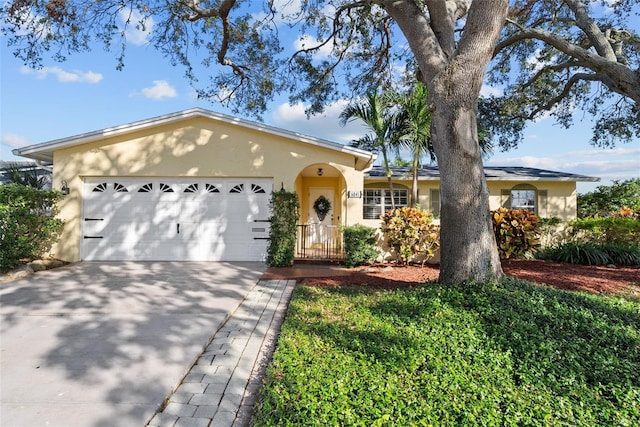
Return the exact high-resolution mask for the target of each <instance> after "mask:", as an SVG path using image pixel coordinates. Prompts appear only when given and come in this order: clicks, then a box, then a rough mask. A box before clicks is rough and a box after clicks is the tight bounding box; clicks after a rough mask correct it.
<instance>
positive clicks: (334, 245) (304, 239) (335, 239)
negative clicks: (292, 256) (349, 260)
mask: <svg viewBox="0 0 640 427" xmlns="http://www.w3.org/2000/svg"><path fill="white" fill-rule="evenodd" d="M296 258H298V259H314V260H330V261H335V260H342V259H344V252H343V250H342V233H341V231H340V226H338V225H323V224H299V225H298V236H297V239H296Z"/></svg>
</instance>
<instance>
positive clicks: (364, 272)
mask: <svg viewBox="0 0 640 427" xmlns="http://www.w3.org/2000/svg"><path fill="white" fill-rule="evenodd" d="M503 270H504V272H505V273H506V274H507V275H509V276H513V277H516V278H518V279H523V280H527V281H529V282H534V283H539V284H547V285H551V286H555V287H557V288H560V289H567V290H575V291H577V290H579V291H586V292H592V293H598V294H599V293H616V294H626V295H632V296H636V297H640V267H605V266H588V265H577V264H563V263H557V262H550V261H541V260H511V261H506V262H505V263H504V264H503ZM438 273H439V270H438V266H432V265H425V266H424V267H421V266H397V265H376V266H371V267H356V268H353V269H350V270H348V271H347V272H346V273H345V274H339V275H331V276H330V277H308V278H304V279H300V283H304V284H310V285H342V284H363V285H371V286H384V287H397V286H407V285H412V284H416V283H424V282H429V281H436V280H437V279H438Z"/></svg>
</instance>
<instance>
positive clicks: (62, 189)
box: [60, 179, 69, 196]
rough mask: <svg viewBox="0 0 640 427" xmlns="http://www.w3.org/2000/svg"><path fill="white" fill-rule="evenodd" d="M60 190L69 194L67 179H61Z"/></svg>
mask: <svg viewBox="0 0 640 427" xmlns="http://www.w3.org/2000/svg"><path fill="white" fill-rule="evenodd" d="M60 192H61V193H62V194H64V195H65V196H66V195H67V194H69V185H68V184H67V181H65V180H64V179H63V180H62V185H61V186H60Z"/></svg>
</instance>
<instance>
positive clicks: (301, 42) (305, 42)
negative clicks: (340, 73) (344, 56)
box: [293, 34, 333, 59]
mask: <svg viewBox="0 0 640 427" xmlns="http://www.w3.org/2000/svg"><path fill="white" fill-rule="evenodd" d="M319 44H320V42H318V41H317V40H316V39H315V38H314V37H313V36H310V35H308V34H303V35H302V36H300V37H298V38H297V39H296V40H295V41H294V42H293V48H294V49H295V50H296V51H299V50H303V49H311V48H314V47H316V46H318V45H319ZM332 50H333V41H332V40H329V41H328V42H327V43H325V44H324V45H322V47H321V48H320V49H318V50H317V51H315V52H314V58H315V59H325V58H328V57H329V56H330V55H331V51H332Z"/></svg>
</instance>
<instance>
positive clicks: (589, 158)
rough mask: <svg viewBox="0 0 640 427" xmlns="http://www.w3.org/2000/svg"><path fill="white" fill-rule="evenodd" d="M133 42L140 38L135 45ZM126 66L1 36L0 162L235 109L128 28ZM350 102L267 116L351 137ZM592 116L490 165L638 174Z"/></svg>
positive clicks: (550, 130)
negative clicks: (16, 47)
mask: <svg viewBox="0 0 640 427" xmlns="http://www.w3.org/2000/svg"><path fill="white" fill-rule="evenodd" d="M136 40H138V41H139V43H138V44H136ZM129 42H130V44H129V46H128V48H127V56H126V58H125V68H124V70H122V71H117V70H116V60H115V56H114V54H112V53H108V52H105V51H104V50H103V49H102V48H100V47H98V48H97V49H95V50H94V51H93V52H91V53H87V54H81V55H76V56H72V57H70V58H69V60H68V61H67V62H64V63H55V62H53V61H45V63H44V64H43V65H44V67H43V68H42V69H41V70H38V71H34V70H30V69H27V68H26V67H24V66H23V65H22V63H21V62H20V61H19V60H17V59H15V58H14V57H13V55H12V54H11V52H10V50H9V49H8V48H7V47H6V40H4V39H2V43H1V44H0V46H1V53H0V61H1V63H0V160H12V159H16V158H15V156H13V155H12V153H11V150H12V149H14V148H18V147H23V146H26V145H31V144H36V143H41V142H46V141H50V140H53V139H58V138H64V137H68V136H73V135H77V134H81V133H84V132H90V131H94V130H99V129H103V128H108V127H112V126H117V125H121V124H126V123H130V122H134V121H137V120H142V119H146V118H150V117H155V116H158V115H162V114H167V113H172V112H176V111H180V110H184V109H188V108H192V107H201V108H206V109H210V110H213V111H217V112H221V113H226V114H231V113H230V111H229V110H228V109H226V108H224V106H222V105H220V104H213V103H211V102H209V101H203V100H197V99H196V97H195V92H194V90H193V89H192V88H191V87H190V86H189V83H188V82H187V80H186V79H185V78H184V77H183V70H182V69H181V68H179V67H172V66H171V65H169V64H168V61H167V60H166V59H164V58H163V57H162V56H161V55H160V54H158V53H157V52H155V51H154V50H153V48H152V47H148V46H145V45H144V43H143V42H144V38H143V37H140V35H139V34H138V35H136V34H131V35H130V37H129ZM345 105H346V101H345V102H342V103H340V102H339V103H336V104H333V105H330V106H329V107H328V108H327V111H326V112H325V114H324V115H322V116H317V117H312V118H311V119H309V120H308V119H307V118H306V116H305V114H304V106H302V105H295V106H290V105H288V103H287V102H286V98H285V97H283V98H282V99H281V100H279V101H278V100H277V101H276V102H274V103H273V104H272V105H271V108H270V110H269V111H268V112H267V113H266V114H265V115H264V121H265V122H266V123H268V124H271V125H274V126H278V127H281V128H284V129H288V130H292V131H296V132H300V133H305V134H308V135H313V136H318V137H322V138H325V139H329V140H332V141H337V142H342V143H349V142H350V141H351V140H352V139H354V138H357V137H361V136H362V135H363V134H364V132H365V130H364V128H362V127H361V126H360V125H358V124H349V125H347V126H346V127H341V126H340V125H339V121H338V116H339V114H340V112H341V111H342V110H343V108H344V107H345ZM591 125H592V123H591V122H590V120H589V119H586V120H585V121H582V122H576V124H575V125H574V126H573V127H572V128H571V129H568V130H567V129H563V128H561V127H560V126H558V125H554V124H553V123H552V120H550V119H547V120H542V121H540V122H538V123H533V124H531V125H530V126H529V127H528V128H527V129H526V132H525V139H524V141H523V143H522V144H521V145H520V147H519V148H517V149H513V150H510V151H508V152H504V153H503V152H496V153H494V155H493V156H492V157H491V158H490V159H489V160H487V161H486V162H485V163H486V164H487V165H492V166H529V167H536V168H541V169H550V170H557V171H563V172H571V173H577V174H583V175H589V176H596V177H600V178H601V179H602V181H601V182H600V183H578V191H579V192H581V193H584V192H588V191H592V190H593V189H595V187H596V186H597V185H608V184H610V183H611V180H625V179H629V178H634V177H640V140H638V139H636V140H634V141H633V143H631V144H624V145H619V146H618V147H616V148H613V149H599V148H595V147H592V146H591V145H590V144H589V139H590V137H591Z"/></svg>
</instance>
